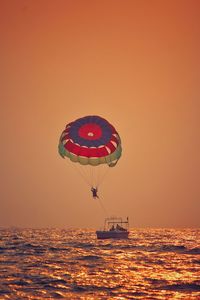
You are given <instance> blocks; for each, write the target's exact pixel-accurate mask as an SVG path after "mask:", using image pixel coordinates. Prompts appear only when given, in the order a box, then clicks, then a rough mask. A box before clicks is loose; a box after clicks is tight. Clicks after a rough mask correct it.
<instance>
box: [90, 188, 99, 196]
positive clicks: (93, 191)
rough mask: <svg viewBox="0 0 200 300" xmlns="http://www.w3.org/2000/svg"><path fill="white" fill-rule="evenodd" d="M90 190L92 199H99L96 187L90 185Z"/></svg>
mask: <svg viewBox="0 0 200 300" xmlns="http://www.w3.org/2000/svg"><path fill="white" fill-rule="evenodd" d="M91 192H92V197H93V198H94V199H96V198H98V199H99V196H98V195H97V192H98V189H97V187H96V188H95V187H92V188H91Z"/></svg>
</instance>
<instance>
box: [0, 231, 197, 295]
mask: <svg viewBox="0 0 200 300" xmlns="http://www.w3.org/2000/svg"><path fill="white" fill-rule="evenodd" d="M199 233H200V230H199V229H182V230H181V229H179V230H177V229H133V230H131V234H130V238H129V239H128V240H97V239H96V236H95V230H88V229H87V230H82V229H77V230H61V229H17V228H15V229H3V228H2V229H1V230H0V299H2V300H3V299H33V300H37V299H38V300H42V299H142V300H146V299H155V300H156V299H191V300H194V299H195V300H196V299H200V279H199V278H200V256H199V255H200V235H199Z"/></svg>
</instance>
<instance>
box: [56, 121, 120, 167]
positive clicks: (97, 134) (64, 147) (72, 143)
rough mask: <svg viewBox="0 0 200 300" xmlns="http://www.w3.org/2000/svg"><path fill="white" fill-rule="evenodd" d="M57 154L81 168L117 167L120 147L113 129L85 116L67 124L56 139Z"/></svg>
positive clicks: (107, 123)
mask: <svg viewBox="0 0 200 300" xmlns="http://www.w3.org/2000/svg"><path fill="white" fill-rule="evenodd" d="M58 149H59V154H60V155H61V156H62V157H63V158H65V157H68V158H69V159H70V160H71V161H72V162H78V163H80V164H81V165H92V166H98V165H100V164H107V165H108V166H109V167H113V166H115V165H116V163H117V161H118V160H119V158H120V156H121V153H122V147H121V140H120V137H119V134H118V133H117V131H116V130H115V128H114V127H113V126H112V125H111V124H110V123H109V122H108V121H107V120H106V119H104V118H102V117H100V116H86V117H83V118H80V119H77V120H75V121H73V122H71V123H69V124H67V125H66V127H65V129H64V131H63V132H62V134H61V137H60V140H59V146H58Z"/></svg>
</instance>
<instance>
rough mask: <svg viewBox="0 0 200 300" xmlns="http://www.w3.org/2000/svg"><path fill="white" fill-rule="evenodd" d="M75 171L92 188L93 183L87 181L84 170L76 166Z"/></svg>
mask: <svg viewBox="0 0 200 300" xmlns="http://www.w3.org/2000/svg"><path fill="white" fill-rule="evenodd" d="M74 167H75V169H76V170H77V172H78V173H79V175H80V176H81V177H82V178H83V180H84V181H85V183H86V184H87V185H89V186H90V187H91V182H90V181H88V180H87V174H85V173H84V171H83V169H81V168H79V167H78V166H77V165H75V164H74Z"/></svg>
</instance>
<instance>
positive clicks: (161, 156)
mask: <svg viewBox="0 0 200 300" xmlns="http://www.w3.org/2000/svg"><path fill="white" fill-rule="evenodd" d="M0 41H1V46H0V65H1V67H0V78H1V80H0V85H1V86H0V102H1V110H0V118H1V119H0V120H1V156H0V159H1V168H0V170H1V198H0V201H1V208H0V226H34V227H35V226H60V227H72V226H76V227H78V226H82V227H96V226H99V225H101V223H102V221H103V218H104V214H103V212H102V210H101V207H100V206H99V203H98V202H97V201H94V200H93V199H92V198H91V193H90V191H89V188H88V186H87V185H86V184H85V182H84V181H83V180H82V178H81V177H80V176H79V175H78V174H77V173H76V171H74V168H73V167H72V163H70V161H68V160H67V159H66V160H63V159H62V158H60V157H59V155H58V153H57V145H58V139H59V136H60V134H61V132H62V130H63V128H64V126H65V124H66V123H68V122H70V121H73V120H74V119H76V118H79V117H82V116H85V115H91V114H97V115H100V116H102V117H105V118H106V119H108V120H109V121H110V122H111V123H112V124H113V125H114V126H115V127H116V129H117V131H118V132H119V134H120V136H121V139H122V146H123V155H122V158H121V159H120V161H119V163H118V165H117V166H116V167H115V168H113V169H112V170H110V172H109V174H108V176H107V178H106V180H105V181H104V183H103V184H102V186H101V187H100V191H99V194H100V196H101V197H102V202H103V203H104V206H105V207H106V209H107V210H108V212H109V214H117V215H122V216H126V215H129V217H130V221H131V226H136V227H141V226H148V227H150V226H162V227H164V226H166V227H174V226H176V227H183V226H184V227H190V226H199V225H200V218H199V215H200V183H199V178H200V134H199V131H200V55H199V53H200V1H198V0H188V1H184V0H179V1H178V0H166V1H164V0H163V1H159V0H158V1H154V0H150V1H149V0H126V1H124V0H120V1H119V0H101V1H98V0H89V1H88V0H80V1H78V0H77V1H74V0H58V1H56V0H29V1H25V0H18V1H14V0H13V1H12V0H9V1H8V0H1V1H0Z"/></svg>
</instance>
